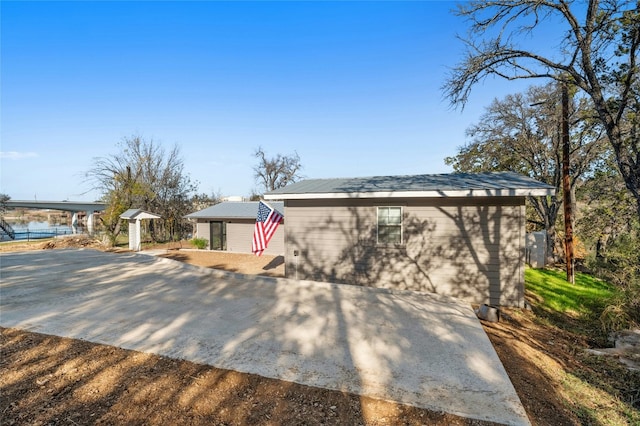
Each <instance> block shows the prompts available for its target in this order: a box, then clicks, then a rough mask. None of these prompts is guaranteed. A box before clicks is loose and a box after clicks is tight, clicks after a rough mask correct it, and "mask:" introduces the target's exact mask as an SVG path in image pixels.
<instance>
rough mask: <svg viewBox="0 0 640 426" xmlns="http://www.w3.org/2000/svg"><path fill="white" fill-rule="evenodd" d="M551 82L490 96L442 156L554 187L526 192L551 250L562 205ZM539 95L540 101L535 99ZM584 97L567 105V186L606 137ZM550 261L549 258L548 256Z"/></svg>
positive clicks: (464, 166)
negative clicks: (463, 140)
mask: <svg viewBox="0 0 640 426" xmlns="http://www.w3.org/2000/svg"><path fill="white" fill-rule="evenodd" d="M558 98H559V91H558V90H557V87H556V85H555V84H548V85H546V86H544V87H535V86H534V87H530V88H529V89H528V91H527V92H526V93H517V94H513V95H508V96H506V97H505V98H504V99H501V100H498V99H495V100H494V101H493V102H492V103H491V105H490V106H489V107H487V108H486V111H485V113H484V114H483V115H482V116H481V117H480V120H479V122H478V123H476V124H474V125H472V126H471V127H470V128H469V129H467V135H468V136H469V137H471V138H472V140H471V142H470V143H468V144H467V145H465V146H463V147H461V148H460V149H459V152H458V154H457V155H455V156H453V157H448V158H446V159H445V162H446V163H447V164H449V165H451V166H453V168H454V170H456V171H458V172H488V171H504V170H509V171H513V172H517V173H520V174H524V175H527V176H529V177H532V178H534V179H536V180H538V181H541V182H545V183H547V184H549V185H552V186H554V187H555V188H556V195H553V196H549V197H529V202H530V203H529V204H530V206H531V208H530V209H528V211H533V213H534V214H533V215H531V214H528V220H529V222H530V223H532V224H534V225H535V227H536V228H537V229H544V230H546V231H547V235H548V238H547V244H548V245H547V253H548V255H549V256H552V255H553V252H554V247H555V242H556V226H555V225H556V222H557V220H558V215H559V213H560V211H561V209H562V202H563V197H562V196H561V194H562V148H561V141H560V130H559V129H560V121H561V115H560V114H561V111H559V108H560V106H559V105H558V102H555V101H554V100H555V99H558ZM541 100H543V101H541ZM592 111H593V110H592V109H590V108H589V105H588V104H587V102H586V100H585V99H582V100H581V101H580V102H577V103H576V104H575V105H573V107H572V108H571V113H570V117H569V118H570V120H571V122H572V126H571V129H572V131H571V134H570V142H571V150H570V157H571V187H572V189H573V188H575V187H576V186H577V185H578V184H579V182H580V181H581V180H582V179H584V178H585V177H586V176H587V175H589V174H590V173H591V171H592V170H593V166H594V165H595V164H598V163H597V162H598V160H599V159H600V158H601V157H602V155H603V153H604V151H605V147H606V141H605V140H604V138H603V135H602V133H603V132H602V126H601V125H600V124H599V123H598V122H597V121H595V120H593V119H592V115H593V114H592ZM549 261H553V259H549Z"/></svg>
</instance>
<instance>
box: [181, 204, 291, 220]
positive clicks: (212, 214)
mask: <svg viewBox="0 0 640 426" xmlns="http://www.w3.org/2000/svg"><path fill="white" fill-rule="evenodd" d="M258 203H259V201H226V202H223V203H219V204H214V205H213V206H210V207H207V208H206V209H202V210H200V211H197V212H195V213H191V214H188V215H186V216H185V217H186V218H189V219H255V218H256V216H257V215H258ZM268 204H269V205H270V206H271V207H273V208H274V209H276V210H277V211H278V212H279V213H282V212H284V203H283V202H278V201H275V202H270V203H268Z"/></svg>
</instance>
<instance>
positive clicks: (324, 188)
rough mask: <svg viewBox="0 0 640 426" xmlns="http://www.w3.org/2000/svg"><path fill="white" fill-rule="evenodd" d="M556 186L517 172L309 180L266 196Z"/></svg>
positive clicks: (457, 193) (469, 192)
mask: <svg viewBox="0 0 640 426" xmlns="http://www.w3.org/2000/svg"><path fill="white" fill-rule="evenodd" d="M554 193H555V188H554V187H553V186H551V185H547V184H545V183H542V182H538V181H536V180H534V179H531V178H529V177H527V176H523V175H520V174H517V173H513V172H492V173H450V174H428V175H405V176H372V177H361V178H339V179H307V180H303V181H300V182H296V183H293V184H291V185H288V186H286V187H284V188H280V189H276V190H275V191H271V192H268V193H266V194H265V195H264V198H265V199H267V200H290V199H314V198H400V197H403V198H417V197H427V198H434V197H435V198H440V197H496V196H498V197H509V196H511V197H517V196H545V195H552V194H554Z"/></svg>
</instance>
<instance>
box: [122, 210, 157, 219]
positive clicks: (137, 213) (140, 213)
mask: <svg viewBox="0 0 640 426" xmlns="http://www.w3.org/2000/svg"><path fill="white" fill-rule="evenodd" d="M120 219H129V220H132V219H161V216H158V215H157V214H154V213H150V212H146V211H144V210H142V209H129V210H126V211H125V212H124V213H122V214H121V215H120Z"/></svg>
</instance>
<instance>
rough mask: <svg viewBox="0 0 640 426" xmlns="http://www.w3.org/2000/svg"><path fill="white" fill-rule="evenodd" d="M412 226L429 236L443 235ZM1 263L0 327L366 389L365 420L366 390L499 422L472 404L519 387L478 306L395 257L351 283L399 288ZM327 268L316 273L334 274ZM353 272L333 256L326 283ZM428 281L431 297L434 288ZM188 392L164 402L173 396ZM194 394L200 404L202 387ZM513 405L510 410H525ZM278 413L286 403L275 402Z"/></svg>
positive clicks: (103, 263)
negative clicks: (440, 291) (458, 299)
mask: <svg viewBox="0 0 640 426" xmlns="http://www.w3.org/2000/svg"><path fill="white" fill-rule="evenodd" d="M361 219H362V218H361ZM329 225H331V226H332V224H328V226H329ZM339 226H344V225H339ZM415 226H416V227H418V228H420V229H422V230H424V231H425V232H426V233H427V235H429V232H431V231H430V229H431V230H432V229H433V228H432V227H431V225H430V224H429V223H427V224H425V223H417V222H416V223H415ZM341 229H343V231H344V232H347V231H348V228H346V227H343V228H341ZM359 250H360V251H354V253H348V252H346V251H345V252H342V254H343V255H344V256H345V258H346V257H347V256H352V257H351V260H355V259H359V258H360V257H361V256H362V253H364V254H365V255H366V256H368V258H367V257H366V256H365V258H367V259H369V260H368V261H369V262H373V258H374V256H373V252H372V251H369V252H368V251H367V250H370V248H367V246H366V245H365V246H364V248H363V249H359ZM391 250H400V253H403V252H402V249H399V248H397V247H392V248H391ZM367 253H369V254H367ZM409 254H410V256H412V259H413V260H412V262H413V264H416V263H417V264H418V265H419V266H420V268H414V269H413V270H412V273H413V274H419V275H420V276H421V277H422V278H423V279H424V277H425V274H426V275H427V276H428V275H429V271H430V268H431V267H434V265H431V264H429V263H428V262H429V258H428V256H427V257H421V256H424V255H423V254H422V253H419V252H411V250H409ZM353 256H355V257H353ZM2 262H3V281H2V283H1V286H2V291H3V326H11V327H22V328H27V329H29V330H32V331H36V332H43V333H49V334H56V335H61V336H66V337H71V338H76V339H85V340H88V341H92V342H96V343H104V344H109V345H114V346H118V347H120V348H124V349H133V350H136V351H142V352H148V353H155V354H159V355H162V356H166V357H169V358H173V359H189V360H190V361H192V362H196V363H201V364H207V365H212V366H215V367H217V368H219V369H226V370H233V371H237V372H240V373H248V374H257V375H259V376H262V377H268V378H275V379H279V380H283V381H285V382H291V383H298V384H304V385H308V386H314V387H318V388H324V389H330V390H334V391H337V392H345V393H349V394H356V395H361V396H362V397H361V398H360V400H359V401H360V409H361V412H362V413H363V416H365V417H366V415H367V414H366V410H365V407H364V402H363V401H364V400H365V396H366V397H368V398H380V399H394V398H398V400H399V402H401V403H404V404H409V405H413V406H416V407H419V408H425V409H429V410H432V411H446V412H449V413H453V414H456V415H462V416H465V417H473V418H479V419H484V420H488V418H487V417H483V416H494V415H496V414H495V411H496V410H492V412H491V413H487V412H486V410H480V411H478V404H475V403H474V404H472V403H470V402H469V401H470V399H468V398H465V397H470V398H471V400H474V401H475V399H474V398H477V395H478V394H479V393H480V392H481V390H483V389H487V388H492V389H495V392H492V393H491V398H492V400H494V399H495V398H496V393H497V394H500V392H501V390H502V386H498V387H497V388H496V383H508V377H506V376H503V375H502V374H503V373H502V370H501V366H500V365H499V363H498V364H496V363H495V362H494V361H495V360H494V359H493V358H492V357H491V354H490V351H489V350H488V349H490V346H489V348H487V347H486V346H485V344H484V341H485V340H486V337H484V334H482V333H483V332H482V329H481V328H479V327H478V324H477V320H475V318H473V315H472V312H471V310H470V307H469V306H468V305H466V304H457V303H454V302H452V301H451V300H449V299H446V298H442V297H438V296H436V295H429V294H426V293H416V292H413V291H402V290H409V288H408V287H406V286H403V285H404V284H403V278H402V276H403V274H404V271H403V270H400V269H397V270H392V271H387V270H385V268H384V266H385V265H388V266H389V267H391V266H393V265H392V263H390V262H391V260H388V261H386V262H388V263H383V264H381V265H377V266H376V265H375V263H372V267H371V268H365V269H364V270H363V271H362V272H359V273H357V274H354V275H353V276H354V277H356V278H358V279H361V280H368V281H367V284H368V285H369V286H370V287H377V284H379V283H381V282H383V280H386V279H394V280H395V281H391V282H393V283H396V284H397V285H396V287H395V288H394V291H390V290H389V289H374V288H363V286H345V285H340V284H336V283H334V282H332V283H322V282H311V281H304V280H288V279H276V278H268V277H262V276H253V277H248V276H243V275H238V274H234V273H230V272H224V271H218V270H208V269H204V268H199V267H192V266H190V265H184V264H181V263H179V262H176V261H172V260H169V259H159V258H155V257H151V256H145V255H141V254H135V253H122V254H107V253H101V252H95V251H93V250H56V251H50V252H47V253H43V252H32V253H23V254H13V255H3V258H2ZM365 264H366V263H365ZM29 265H40V266H39V268H36V269H34V268H32V267H30V266H29ZM41 265H51V266H50V267H48V268H43V267H42V266H41ZM287 266H288V265H287ZM320 266H322V265H321V264H318V265H317V269H315V270H316V271H317V272H318V273H320V272H323V273H324V269H323V268H320ZM345 267H346V263H345V259H342V260H341V261H335V262H334V265H333V268H332V269H330V270H329V271H328V273H327V274H328V275H327V276H328V277H335V278H339V277H340V274H341V273H342V272H343V271H344V269H345ZM313 270H314V269H312V271H313ZM425 282H426V283H427V284H425V287H424V289H430V288H431V286H432V285H433V283H435V284H436V285H437V282H435V281H432V283H429V282H428V281H425ZM483 339H484V340H483ZM486 343H487V344H489V343H488V341H487V342H486ZM108 368H110V366H108V365H104V367H103V369H104V370H106V369H108ZM455 371H463V372H464V374H453V372H455ZM125 372H126V371H125ZM96 374H97V373H96ZM131 374H139V373H137V372H136V371H135V370H133V371H132V373H131ZM143 382H145V381H144V380H143ZM145 383H146V382H145ZM188 385H189V383H185V386H188ZM152 390H153V384H152V383H147V385H146V386H144V387H141V388H135V389H131V390H130V391H131V392H132V393H134V394H136V395H138V396H139V397H140V398H141V399H145V398H147V397H148V395H150V394H151V393H152ZM111 391H112V392H114V393H116V394H117V393H118V392H121V390H120V389H115V388H114V389H112V390H111ZM183 391H184V389H183V387H181V388H180V389H176V390H174V391H172V392H171V393H169V394H167V395H161V396H158V397H157V398H158V399H159V400H162V401H165V402H166V401H167V398H172V397H174V398H177V395H183V394H182V392H183ZM191 391H192V392H194V393H193V394H190V395H191V396H190V398H195V399H197V398H198V392H204V389H200V390H197V389H196V390H193V389H192V390H191ZM391 391H393V392H396V393H395V394H393V395H392V396H389V395H390V394H389V392H391ZM129 401H130V400H129ZM81 402H82V401H81V400H79V401H78V403H81ZM511 403H512V402H505V406H506V408H505V407H501V408H502V409H505V410H507V411H508V410H514V412H517V410H518V408H517V407H515V406H511V405H510V404H511ZM221 404H222V402H221ZM272 409H273V412H274V413H277V412H278V410H279V409H281V408H280V407H279V403H278V396H277V395H276V396H275V397H274V401H273V406H272ZM246 415H247V414H245V416H246ZM243 418H245V419H246V417H243ZM369 420H370V419H369ZM366 421H367V419H366V418H364V419H363V422H366Z"/></svg>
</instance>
